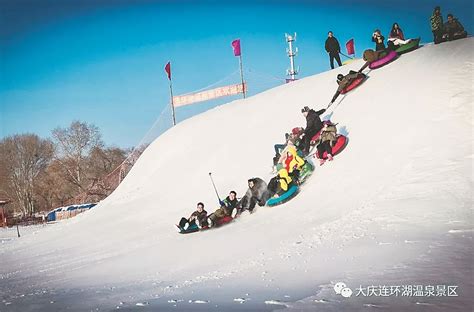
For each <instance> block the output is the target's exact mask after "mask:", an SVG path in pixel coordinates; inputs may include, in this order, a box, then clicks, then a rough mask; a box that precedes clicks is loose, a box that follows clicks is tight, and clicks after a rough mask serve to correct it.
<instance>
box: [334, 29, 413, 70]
mask: <svg viewBox="0 0 474 312" xmlns="http://www.w3.org/2000/svg"><path fill="white" fill-rule="evenodd" d="M411 40H412V39H405V35H404V34H403V30H402V29H401V28H400V26H399V25H398V23H393V25H392V29H391V30H390V34H389V37H388V42H387V46H385V37H384V36H383V35H382V33H381V31H380V29H376V30H375V31H374V32H373V33H372V41H373V42H375V51H389V50H395V49H396V48H397V47H399V46H401V45H404V44H407V43H409V42H410V41H411ZM325 49H326V52H327V53H328V54H329V64H330V65H331V68H332V69H334V60H336V62H337V64H338V65H339V66H342V62H341V58H340V56H339V54H340V53H341V46H340V45H339V41H338V40H337V39H336V37H334V33H333V32H332V31H330V32H328V38H327V39H326V42H325Z"/></svg>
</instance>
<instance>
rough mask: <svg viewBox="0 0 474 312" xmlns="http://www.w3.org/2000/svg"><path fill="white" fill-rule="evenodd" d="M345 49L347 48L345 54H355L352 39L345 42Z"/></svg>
mask: <svg viewBox="0 0 474 312" xmlns="http://www.w3.org/2000/svg"><path fill="white" fill-rule="evenodd" d="M346 49H347V54H349V55H351V54H355V51H354V39H351V40H349V41H347V42H346Z"/></svg>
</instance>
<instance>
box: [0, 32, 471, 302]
mask: <svg viewBox="0 0 474 312" xmlns="http://www.w3.org/2000/svg"><path fill="white" fill-rule="evenodd" d="M473 50H474V40H473V39H471V38H468V39H464V40H458V41H455V42H450V43H443V44H440V45H432V44H428V45H425V46H424V47H422V48H420V49H418V50H416V51H413V52H410V53H407V54H405V55H402V56H401V57H400V58H399V59H398V60H396V61H394V62H393V63H391V64H389V65H387V66H385V67H383V68H380V69H377V70H373V71H370V72H369V73H368V76H369V79H368V80H367V81H366V82H365V83H364V84H363V85H361V86H360V87H359V88H357V89H355V90H354V91H352V92H350V93H348V94H347V95H346V96H340V97H339V98H338V99H337V101H336V103H334V105H332V106H331V108H330V109H329V110H328V111H327V112H326V113H325V114H324V115H323V116H324V117H325V118H329V117H330V118H331V120H332V121H334V122H337V123H338V129H339V131H340V132H342V133H343V134H346V135H347V136H348V137H349V144H348V145H347V147H346V149H345V150H344V151H343V152H342V153H341V154H339V155H337V156H336V157H335V158H334V161H332V162H327V163H326V164H325V165H324V166H321V167H320V166H317V168H316V170H315V172H314V174H313V176H312V177H311V178H310V179H309V180H308V182H307V183H306V184H305V185H304V186H303V187H302V189H301V192H300V193H299V195H298V196H297V197H295V198H294V199H293V200H291V201H289V202H288V203H286V204H284V205H281V206H277V207H273V208H269V207H259V208H258V209H257V211H256V213H254V214H252V215H246V216H245V217H242V218H241V219H239V220H237V221H236V222H234V223H232V224H230V225H228V226H225V227H222V228H219V229H214V230H210V231H206V232H200V233H195V234H189V235H179V234H177V233H176V230H175V228H174V224H176V223H177V222H178V221H179V219H180V218H181V217H182V216H189V215H190V214H191V213H192V212H193V211H194V209H195V207H196V203H197V202H199V201H202V202H204V203H205V209H206V210H207V211H208V213H211V212H212V211H213V210H215V209H217V208H218V204H217V200H216V195H215V193H214V190H213V189H212V185H211V183H210V179H209V172H212V175H213V178H214V180H215V182H216V185H217V187H218V190H219V192H220V194H221V196H222V197H224V196H226V195H227V194H228V192H229V191H230V190H235V191H237V193H238V196H239V197H240V196H242V195H243V194H244V192H245V191H246V187H247V179H249V178H251V177H261V178H263V179H264V180H266V181H268V180H269V179H270V178H271V176H272V175H271V165H272V157H273V153H274V151H273V144H276V143H282V141H283V140H284V133H285V132H288V131H290V129H291V128H293V127H295V126H304V125H305V119H304V117H303V115H302V114H301V113H300V110H301V108H302V107H303V106H309V107H311V108H314V109H321V108H324V107H326V105H327V104H328V102H329V100H330V99H331V97H332V95H333V93H334V92H335V90H336V88H337V85H336V82H335V77H336V75H337V74H338V73H343V74H346V73H347V72H348V71H349V70H350V69H354V70H357V69H358V68H360V66H362V61H356V62H353V63H351V64H349V65H346V66H343V67H340V68H336V69H335V70H332V71H328V72H325V73H322V74H318V75H315V76H311V77H308V78H304V79H301V80H299V81H296V82H293V83H291V84H287V85H283V86H280V87H277V88H274V89H271V90H268V91H266V92H263V93H261V94H258V95H255V96H253V97H250V98H247V99H245V100H238V101H234V102H231V103H229V104H227V105H223V106H220V107H218V108H215V109H212V110H210V111H208V112H206V113H203V114H201V115H198V116H195V117H193V118H190V119H188V120H186V121H184V122H182V123H180V124H178V125H177V126H176V127H174V128H172V129H170V130H169V131H167V132H166V133H164V134H163V135H162V136H160V137H159V138H158V139H156V140H155V141H154V142H153V143H152V144H151V145H150V146H149V147H148V148H147V150H146V151H145V152H144V153H143V155H142V156H141V157H140V159H139V160H138V162H137V163H136V164H135V166H134V167H133V169H132V170H131V172H130V173H129V175H128V176H127V177H126V179H125V180H124V181H123V183H122V184H121V185H120V186H119V187H118V188H117V189H116V191H115V192H114V193H113V194H112V195H111V196H109V197H108V198H107V199H106V200H104V201H103V202H101V203H100V204H99V205H98V206H96V207H94V208H93V209H91V210H90V211H88V212H85V213H83V214H81V215H79V216H77V217H75V218H73V219H70V220H66V221H62V222H58V223H56V224H53V225H48V226H46V227H42V228H39V230H38V229H37V230H35V232H34V234H35V235H28V233H26V234H25V235H22V237H21V238H15V237H14V235H16V229H15V231H13V229H9V230H5V229H2V230H0V237H1V238H2V240H1V247H0V259H1V260H0V263H1V265H0V274H1V276H0V291H1V292H2V294H3V302H2V303H0V310H1V311H3V310H5V311H15V310H22V311H28V310H31V311H33V310H34V311H36V310H44V311H51V310H54V309H57V310H61V309H63V308H65V307H69V308H70V309H77V310H81V309H84V310H90V309H92V308H95V307H101V308H105V310H107V309H109V310H112V309H115V307H116V306H117V308H124V307H126V306H127V304H128V306H129V308H130V309H134V308H133V307H134V306H140V305H141V306H142V307H140V308H139V309H141V310H142V309H146V308H147V307H148V308H150V309H153V308H154V307H155V308H156V307H161V308H162V309H165V310H166V307H169V308H170V309H171V308H172V310H179V308H181V309H183V310H187V309H189V310H193V309H198V308H200V307H202V309H209V310H211V309H214V310H220V309H222V310H232V309H234V310H239V309H241V310H245V309H255V310H265V309H267V310H268V309H280V308H285V307H286V308H287V309H290V310H291V309H295V310H301V311H306V310H307V311H311V310H314V309H316V308H319V309H321V311H344V310H345V311H357V310H367V307H381V308H383V309H385V310H390V309H394V311H396V310H397V309H399V308H403V309H404V310H405V311H409V310H413V311H415V310H416V311H425V310H424V308H426V311H443V310H444V309H446V310H450V311H455V310H459V311H462V310H465V311H467V310H468V309H469V307H471V308H472V304H473V301H472V291H473V286H472V272H473V271H472V268H473V267H472V260H473V259H472V258H473V247H472V246H473V244H472V237H473V219H472V209H473V116H472V107H473V73H474V71H473V64H474V58H473V53H472V51H473ZM9 235H10V237H8V236H9ZM337 282H344V283H345V284H346V285H348V287H351V288H352V290H353V291H355V289H356V287H358V286H359V285H366V286H368V285H383V283H385V282H386V283H390V284H391V285H404V284H424V285H439V284H446V285H458V286H459V288H458V293H459V296H458V297H452V298H448V297H446V298H405V299H404V300H401V299H400V300H398V299H397V298H393V297H390V298H370V297H367V298H361V297H360V296H359V297H355V296H354V295H353V296H352V297H351V298H343V297H341V296H340V295H336V294H335V293H334V291H333V290H332V289H333V286H334V285H335V283H337ZM104 293H106V295H104ZM84 294H87V300H85V299H84V297H85V295H84ZM29 296H31V297H32V298H33V299H31V300H30V301H27V300H28V299H25V298H27V297H29ZM42 298H47V300H46V299H45V300H44V303H43V301H42ZM235 298H245V299H242V300H240V302H235V300H236V299H235ZM46 301H47V302H46ZM143 302H146V303H147V304H146V305H145V304H143ZM275 302H277V303H278V305H279V306H280V308H278V306H277V305H275V304H265V303H275ZM192 303H206V304H203V305H196V304H194V305H192V306H191V304H192ZM33 307H34V308H33ZM79 307H80V308H79ZM395 308H396V309H395ZM466 308H467V309H466Z"/></svg>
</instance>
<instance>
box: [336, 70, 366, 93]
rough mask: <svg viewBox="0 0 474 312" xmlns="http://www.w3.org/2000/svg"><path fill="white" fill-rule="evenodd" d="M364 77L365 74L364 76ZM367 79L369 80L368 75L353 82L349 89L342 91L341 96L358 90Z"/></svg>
mask: <svg viewBox="0 0 474 312" xmlns="http://www.w3.org/2000/svg"><path fill="white" fill-rule="evenodd" d="M362 75H364V74H362ZM365 78H367V76H366V75H364V76H361V77H358V78H356V79H354V80H352V82H351V83H350V84H349V85H348V86H347V87H345V88H344V89H342V91H341V94H346V93H347V92H349V91H351V90H352V89H355V88H357V87H358V86H359V85H360V84H362V83H363V82H364V81H365Z"/></svg>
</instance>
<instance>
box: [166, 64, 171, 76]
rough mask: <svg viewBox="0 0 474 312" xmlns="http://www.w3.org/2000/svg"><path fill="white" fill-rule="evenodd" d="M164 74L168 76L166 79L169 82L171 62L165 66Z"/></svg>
mask: <svg viewBox="0 0 474 312" xmlns="http://www.w3.org/2000/svg"><path fill="white" fill-rule="evenodd" d="M165 72H166V74H167V75H168V79H169V80H171V62H168V64H166V66H165Z"/></svg>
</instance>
